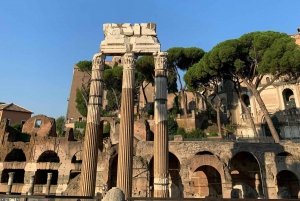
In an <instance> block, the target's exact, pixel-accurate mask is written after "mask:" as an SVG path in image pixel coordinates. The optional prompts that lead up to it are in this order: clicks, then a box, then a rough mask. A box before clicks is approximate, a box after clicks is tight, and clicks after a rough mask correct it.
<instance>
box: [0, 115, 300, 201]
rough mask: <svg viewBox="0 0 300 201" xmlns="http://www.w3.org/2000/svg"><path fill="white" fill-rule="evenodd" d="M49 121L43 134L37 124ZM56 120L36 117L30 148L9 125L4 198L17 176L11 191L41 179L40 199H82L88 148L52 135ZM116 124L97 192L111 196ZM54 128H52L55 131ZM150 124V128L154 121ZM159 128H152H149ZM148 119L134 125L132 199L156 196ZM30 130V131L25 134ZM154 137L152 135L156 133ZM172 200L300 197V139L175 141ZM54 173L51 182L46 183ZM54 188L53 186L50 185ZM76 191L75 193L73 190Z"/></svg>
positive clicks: (4, 140) (1, 160)
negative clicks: (84, 157) (81, 183)
mask: <svg viewBox="0 0 300 201" xmlns="http://www.w3.org/2000/svg"><path fill="white" fill-rule="evenodd" d="M36 120H42V121H44V122H45V124H43V123H42V124H41V126H40V129H41V131H42V130H43V131H44V133H43V132H37V130H36V128H34V127H33V126H34V125H32V127H31V130H30V129H29V127H30V126H29V125H30V124H31V122H33V121H36ZM48 121H49V122H51V118H49V117H46V116H40V115H38V116H35V117H32V118H31V119H29V120H28V123H27V122H26V123H25V125H26V124H27V128H26V129H25V128H24V129H25V130H26V131H27V132H28V134H29V135H30V139H28V140H27V142H22V141H20V140H16V139H12V138H11V136H10V135H12V134H11V133H9V132H7V126H6V122H5V121H2V122H1V123H0V139H1V141H0V143H1V146H0V153H1V156H0V178H1V182H0V193H6V191H7V187H8V180H9V176H10V174H9V173H11V172H14V178H13V182H12V186H11V193H16V194H26V193H27V192H30V191H31V186H32V181H33V180H32V176H34V182H33V183H34V185H33V186H34V187H33V188H32V189H33V190H32V191H33V194H34V195H43V194H47V193H48V190H47V187H48V186H49V189H50V191H49V194H50V195H62V194H63V195H78V191H79V187H78V183H79V180H80V179H79V178H80V175H81V167H82V150H83V142H82V141H75V140H74V137H73V133H72V129H69V130H68V131H67V133H66V136H65V137H55V136H51V130H53V129H54V128H53V126H54V125H55V124H50V123H47V122H48ZM103 121H108V122H110V125H111V133H110V136H109V137H110V138H106V139H105V140H104V141H103V147H102V148H99V149H98V162H97V174H96V185H95V194H96V195H97V193H98V194H102V193H105V192H104V191H103V189H105V188H103V187H104V186H107V189H111V188H112V187H113V186H116V185H117V172H118V169H117V167H118V156H119V154H118V152H119V149H118V147H119V143H118V141H117V140H115V141H113V140H110V139H118V133H117V132H116V131H117V130H118V127H119V122H118V121H117V120H116V119H113V118H103V119H102V123H103ZM51 125H52V126H51ZM150 125H151V122H150ZM149 128H150V129H153V127H151V126H150V127H149ZM149 128H147V126H146V125H145V124H144V122H142V121H135V123H134V133H137V135H135V137H134V150H133V154H134V156H133V174H132V196H134V197H152V196H153V195H154V192H153V185H154V160H153V156H154V150H153V147H154V146H153V141H151V140H153V130H152V132H149ZM25 130H24V131H25ZM150 131H151V130H150ZM168 158H169V162H168V165H169V175H168V178H169V185H168V189H169V195H170V197H173V198H175V197H185V198H188V197H190V198H197V197H198V198H199V197H207V196H214V197H223V198H257V197H265V198H298V194H299V190H300V185H299V178H300V171H299V169H300V155H299V142H298V141H297V140H293V141H286V142H281V143H279V144H276V143H255V142H252V143H251V142H247V141H236V142H230V141H228V142H226V141H223V142H222V141H182V137H181V136H175V139H174V141H170V142H169V154H168ZM48 173H52V175H51V176H52V177H51V181H50V183H49V181H48V180H47V178H48V175H49V174H48ZM48 184H49V185H48ZM73 188H74V189H73Z"/></svg>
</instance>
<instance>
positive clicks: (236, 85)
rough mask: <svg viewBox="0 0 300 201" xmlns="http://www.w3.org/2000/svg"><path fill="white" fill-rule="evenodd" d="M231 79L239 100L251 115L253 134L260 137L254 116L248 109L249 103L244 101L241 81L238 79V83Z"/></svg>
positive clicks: (248, 114)
mask: <svg viewBox="0 0 300 201" xmlns="http://www.w3.org/2000/svg"><path fill="white" fill-rule="evenodd" d="M231 81H232V82H233V83H234V89H235V92H236V94H237V96H238V98H239V100H240V103H241V105H242V107H243V108H244V110H245V112H246V114H247V116H248V117H250V119H249V120H250V124H251V127H252V130H253V134H254V136H256V137H258V134H257V131H256V127H255V124H254V120H253V117H252V115H251V113H250V111H249V110H248V108H247V105H246V104H245V102H244V101H243V99H242V94H241V85H240V83H239V82H238V81H237V82H238V83H236V82H235V81H233V80H231ZM236 87H238V89H237V88H236Z"/></svg>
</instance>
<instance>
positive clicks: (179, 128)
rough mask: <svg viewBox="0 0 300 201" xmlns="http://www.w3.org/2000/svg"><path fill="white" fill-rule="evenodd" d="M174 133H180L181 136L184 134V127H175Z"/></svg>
mask: <svg viewBox="0 0 300 201" xmlns="http://www.w3.org/2000/svg"><path fill="white" fill-rule="evenodd" d="M176 134H177V135H182V136H183V137H184V136H186V132H185V130H184V128H181V127H178V128H177V132H176Z"/></svg>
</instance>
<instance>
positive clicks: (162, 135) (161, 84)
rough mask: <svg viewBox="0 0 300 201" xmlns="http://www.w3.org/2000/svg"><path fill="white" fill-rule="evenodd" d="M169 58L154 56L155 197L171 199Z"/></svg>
mask: <svg viewBox="0 0 300 201" xmlns="http://www.w3.org/2000/svg"><path fill="white" fill-rule="evenodd" d="M167 56H168V54H167V53H166V52H159V53H157V54H154V63H155V102H154V122H155V124H154V197H169V191H168V188H169V179H168V177H169V147H168V140H169V139H168V116H167V84H168V83H167V65H166V62H167Z"/></svg>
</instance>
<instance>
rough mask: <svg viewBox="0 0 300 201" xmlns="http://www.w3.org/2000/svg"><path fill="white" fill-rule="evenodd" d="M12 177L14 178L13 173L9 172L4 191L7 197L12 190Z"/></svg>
mask: <svg viewBox="0 0 300 201" xmlns="http://www.w3.org/2000/svg"><path fill="white" fill-rule="evenodd" d="M14 176H15V173H14V172H9V173H8V182H7V191H6V194H7V195H10V194H11V188H12V185H13V181H14Z"/></svg>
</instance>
